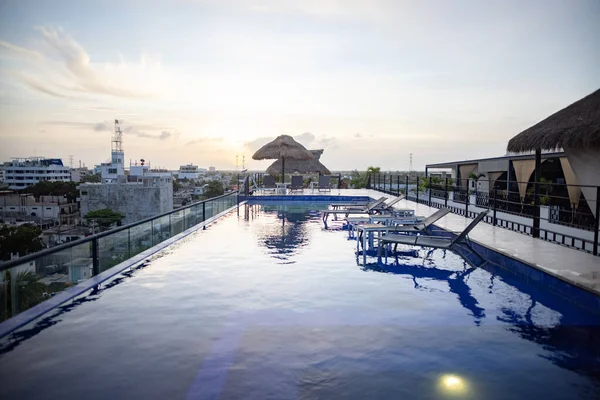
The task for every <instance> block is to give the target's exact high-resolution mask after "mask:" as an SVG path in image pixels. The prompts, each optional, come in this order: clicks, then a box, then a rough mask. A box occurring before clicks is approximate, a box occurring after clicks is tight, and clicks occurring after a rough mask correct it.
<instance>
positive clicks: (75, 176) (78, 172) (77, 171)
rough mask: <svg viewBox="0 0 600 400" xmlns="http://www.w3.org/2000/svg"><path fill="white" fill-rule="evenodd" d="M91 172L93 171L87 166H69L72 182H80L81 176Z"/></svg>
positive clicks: (83, 176)
mask: <svg viewBox="0 0 600 400" xmlns="http://www.w3.org/2000/svg"><path fill="white" fill-rule="evenodd" d="M92 174H93V172H92V171H91V170H90V169H89V168H87V167H79V168H71V180H72V181H73V182H81V180H82V179H83V178H85V177H86V176H90V175H92Z"/></svg>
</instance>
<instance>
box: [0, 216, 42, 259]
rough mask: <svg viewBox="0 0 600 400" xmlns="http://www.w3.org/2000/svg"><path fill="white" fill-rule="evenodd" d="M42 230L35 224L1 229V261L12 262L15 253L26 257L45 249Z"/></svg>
mask: <svg viewBox="0 0 600 400" xmlns="http://www.w3.org/2000/svg"><path fill="white" fill-rule="evenodd" d="M41 234H42V230H41V229H40V228H39V227H38V226H36V225H33V224H24V225H20V226H9V225H2V226H1V227H0V260H10V255H11V254H13V253H17V254H19V256H24V255H26V254H29V253H35V252H36V251H40V250H42V249H43V248H44V242H43V241H42V238H41Z"/></svg>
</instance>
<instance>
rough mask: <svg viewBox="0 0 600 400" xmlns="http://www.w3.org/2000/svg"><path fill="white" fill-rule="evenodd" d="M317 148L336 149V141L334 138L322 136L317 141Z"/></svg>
mask: <svg viewBox="0 0 600 400" xmlns="http://www.w3.org/2000/svg"><path fill="white" fill-rule="evenodd" d="M318 143H319V146H320V147H323V148H324V149H336V148H337V147H338V143H337V139H336V138H334V137H327V136H324V137H323V138H321V139H320V140H319V142H318Z"/></svg>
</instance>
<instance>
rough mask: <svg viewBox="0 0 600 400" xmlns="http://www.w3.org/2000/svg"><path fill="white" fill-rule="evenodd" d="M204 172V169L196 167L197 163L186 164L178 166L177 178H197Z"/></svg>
mask: <svg viewBox="0 0 600 400" xmlns="http://www.w3.org/2000/svg"><path fill="white" fill-rule="evenodd" d="M205 174H206V170H205V169H202V168H198V166H197V165H193V164H187V165H182V166H180V167H179V173H178V174H177V178H178V179H191V180H197V179H200V178H201V177H202V176H204V175H205Z"/></svg>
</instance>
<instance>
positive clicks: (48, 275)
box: [0, 243, 92, 320]
mask: <svg viewBox="0 0 600 400" xmlns="http://www.w3.org/2000/svg"><path fill="white" fill-rule="evenodd" d="M91 276H92V257H91V244H90V243H84V244H80V245H76V246H73V247H71V248H68V249H65V250H60V251H57V252H55V253H53V254H50V255H47V256H43V257H38V258H37V259H36V260H34V261H31V262H26V263H23V264H22V265H17V266H15V267H12V268H10V269H8V270H5V271H1V272H0V320H5V319H7V318H10V317H12V316H14V315H17V314H19V313H21V312H23V311H26V310H28V309H29V308H31V307H33V306H35V305H37V304H39V303H41V302H42V301H44V300H46V299H48V298H50V297H52V296H54V295H55V294H56V293H60V292H62V291H63V290H65V289H67V288H69V287H71V286H73V285H75V284H77V283H79V282H81V281H84V280H86V279H89V278H91Z"/></svg>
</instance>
